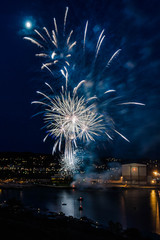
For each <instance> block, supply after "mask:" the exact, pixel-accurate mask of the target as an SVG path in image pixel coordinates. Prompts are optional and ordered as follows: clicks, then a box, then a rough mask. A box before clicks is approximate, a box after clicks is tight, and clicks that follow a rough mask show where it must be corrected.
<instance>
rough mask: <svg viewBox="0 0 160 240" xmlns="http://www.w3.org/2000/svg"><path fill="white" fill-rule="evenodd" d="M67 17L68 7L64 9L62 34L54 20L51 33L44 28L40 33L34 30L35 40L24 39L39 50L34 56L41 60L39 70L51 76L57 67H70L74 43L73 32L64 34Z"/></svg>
mask: <svg viewBox="0 0 160 240" xmlns="http://www.w3.org/2000/svg"><path fill="white" fill-rule="evenodd" d="M67 15H68V7H66V11H65V16H64V24H63V25H64V27H63V32H62V33H61V32H59V31H58V26H57V22H56V18H54V19H53V24H54V29H53V30H52V31H51V33H50V32H49V31H48V29H47V28H46V27H43V30H42V31H38V30H37V29H34V32H35V33H36V36H35V38H33V37H24V39H25V40H28V41H30V42H31V43H33V44H35V45H36V46H37V47H39V48H40V52H39V53H37V54H36V56H37V57H41V58H43V59H44V60H43V63H42V66H41V69H47V70H48V71H49V72H50V73H51V74H52V75H54V74H55V73H57V71H56V72H55V71H54V69H56V67H57V65H58V66H61V67H62V66H65V65H66V66H70V58H71V54H72V51H73V48H74V46H75V45H76V41H72V40H71V38H72V34H73V30H71V31H70V32H69V33H68V34H67V33H66V21H67Z"/></svg>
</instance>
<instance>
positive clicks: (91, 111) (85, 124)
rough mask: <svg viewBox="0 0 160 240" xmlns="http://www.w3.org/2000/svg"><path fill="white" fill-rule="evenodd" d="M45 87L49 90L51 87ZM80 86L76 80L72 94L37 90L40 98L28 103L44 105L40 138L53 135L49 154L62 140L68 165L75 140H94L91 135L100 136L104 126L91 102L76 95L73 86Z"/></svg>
mask: <svg viewBox="0 0 160 240" xmlns="http://www.w3.org/2000/svg"><path fill="white" fill-rule="evenodd" d="M47 85H48V84H47ZM48 86H49V87H50V89H51V86H50V85H48ZM80 86H81V84H80V83H79V84H78V85H77V87H76V88H74V90H73V93H72V95H71V93H70V92H69V91H65V92H64V93H62V92H61V93H60V95H59V96H48V95H46V94H44V93H42V92H39V91H37V93H38V94H40V95H42V96H43V97H44V99H43V101H33V102H32V103H36V104H40V105H42V106H43V107H45V109H44V113H43V114H44V123H45V127H46V129H47V134H46V136H45V138H44V141H46V139H47V137H48V136H53V137H54V139H55V143H54V146H53V151H52V154H54V152H55V151H56V149H57V148H58V150H59V151H61V146H62V143H63V142H64V145H65V147H64V149H65V150H64V159H65V163H66V165H68V166H71V167H72V168H73V166H74V162H75V161H74V150H75V149H76V148H77V141H78V140H81V141H83V142H85V141H87V142H88V141H95V138H96V137H99V136H101V134H102V132H103V131H104V129H105V124H104V117H103V115H100V114H98V113H97V112H96V106H95V104H94V103H93V104H89V102H90V99H85V97H84V96H82V97H80V98H79V96H78V95H77V89H78V88H79V87H80ZM75 89H76V90H75Z"/></svg>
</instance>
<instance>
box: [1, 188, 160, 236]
mask: <svg viewBox="0 0 160 240" xmlns="http://www.w3.org/2000/svg"><path fill="white" fill-rule="evenodd" d="M13 197H14V198H17V199H19V200H21V201H22V202H23V203H24V205H26V206H32V207H36V208H40V209H47V210H49V211H53V212H64V213H65V214H66V215H67V216H74V217H76V218H80V217H82V216H86V217H88V218H90V219H93V220H95V221H98V222H99V223H101V224H103V225H107V224H108V222H109V221H110V220H112V221H114V222H120V223H121V224H122V226H123V228H124V229H125V228H127V227H136V228H138V229H140V230H141V231H143V232H145V231H147V232H155V233H158V234H160V215H159V204H160V198H159V196H158V191H157V190H155V189H108V190H105V191H101V190H94V191H93V190H92V191H91V190H90V191H87V190H84V191H80V190H74V189H54V188H48V187H34V188H26V189H23V190H15V189H12V190H11V189H10V190H9V189H8V190H1V191H0V201H3V200H7V199H9V198H13ZM79 197H83V199H84V200H83V201H82V207H83V211H79V206H80V202H79V201H78V200H77V199H78V198H79ZM62 203H66V204H67V205H62Z"/></svg>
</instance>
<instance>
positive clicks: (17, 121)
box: [0, 0, 160, 160]
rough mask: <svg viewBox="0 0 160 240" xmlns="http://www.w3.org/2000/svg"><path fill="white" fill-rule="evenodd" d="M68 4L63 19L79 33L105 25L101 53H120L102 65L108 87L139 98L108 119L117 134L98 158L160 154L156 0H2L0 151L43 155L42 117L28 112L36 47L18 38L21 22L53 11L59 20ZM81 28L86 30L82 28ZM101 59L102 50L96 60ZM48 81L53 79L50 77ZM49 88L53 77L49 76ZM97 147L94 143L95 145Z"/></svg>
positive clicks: (36, 72)
mask: <svg viewBox="0 0 160 240" xmlns="http://www.w3.org/2000/svg"><path fill="white" fill-rule="evenodd" d="M66 6H68V7H69V14H68V25H70V28H74V29H76V28H77V38H78V32H82V31H84V26H85V22H86V20H89V29H90V30H93V29H95V28H96V27H97V26H98V27H99V28H100V27H101V28H102V29H103V28H104V29H105V35H106V40H105V41H104V43H103V47H104V51H102V53H101V54H106V53H107V54H108V55H109V56H111V55H112V54H113V52H114V51H116V50H117V49H118V48H121V49H122V51H121V54H120V55H119V56H118V59H116V61H115V62H114V64H112V66H111V68H110V69H109V71H108V75H107V81H108V82H109V83H108V85H109V86H110V87H112V88H113V89H118V92H119V94H120V95H123V96H125V99H127V100H130V101H134V100H135V101H138V102H143V103H145V104H146V106H145V107H140V106H130V107H127V109H126V110H125V111H121V113H120V114H121V116H120V117H119V118H118V117H117V118H116V123H117V124H118V129H121V132H123V134H124V135H125V136H127V138H129V139H130V141H131V143H128V142H125V141H124V140H123V139H121V138H120V137H119V136H117V138H116V139H115V140H114V141H113V142H111V141H107V140H106V142H104V141H103V143H102V144H100V143H97V144H100V145H101V146H102V148H103V149H104V151H103V153H104V155H105V156H113V157H118V158H125V159H127V158H128V159H137V160H139V159H144V158H152V159H158V160H160V159H159V156H160V124H159V122H160V107H159V106H160V74H159V72H160V31H159V29H160V14H159V13H160V1H159V0H157V1H156V0H152V1H150V0H119V1H118V0H76V1H73V0H68V1H67V0H66V1H65V0H52V1H49V0H39V1H26V0H23V1H18V0H15V1H8V0H6V1H3V3H1V6H0V30H1V31H0V32H1V37H0V46H1V57H0V68H1V71H0V73H1V75H0V76H1V77H0V80H1V81H0V106H1V111H0V123H1V124H0V139H1V140H0V151H1V152H3V151H17V152H23V151H25V152H43V153H51V150H52V145H53V144H52V141H51V140H49V141H47V142H46V143H43V138H44V134H45V133H44V131H43V130H40V128H41V127H42V126H43V121H42V119H41V118H40V117H39V118H32V115H33V114H34V113H36V109H35V107H34V106H33V105H31V101H33V100H36V99H37V95H36V90H39V89H41V87H42V84H43V83H44V80H43V76H44V75H43V72H41V71H40V66H41V60H40V59H38V58H36V57H35V53H37V47H36V46H35V45H33V44H31V43H29V42H27V41H24V40H23V37H24V36H26V35H27V34H28V31H31V30H27V29H26V28H25V22H26V20H28V19H29V20H30V21H31V22H32V23H33V24H34V27H36V28H42V27H43V26H46V27H47V28H48V27H49V28H51V27H52V24H53V17H56V19H57V22H61V23H62V20H63V17H64V12H65V7H66ZM88 31H89V30H88ZM105 57H106V59H108V58H109V57H107V56H104V60H105ZM53 81H54V80H53ZM55 86H56V82H55ZM99 150H100V152H102V150H101V149H99Z"/></svg>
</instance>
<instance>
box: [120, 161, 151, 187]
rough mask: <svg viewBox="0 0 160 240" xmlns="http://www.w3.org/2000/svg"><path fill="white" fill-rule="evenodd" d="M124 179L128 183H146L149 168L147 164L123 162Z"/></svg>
mask: <svg viewBox="0 0 160 240" xmlns="http://www.w3.org/2000/svg"><path fill="white" fill-rule="evenodd" d="M122 177H123V181H124V182H126V183H128V184H146V183H147V168H146V164H139V163H130V164H122Z"/></svg>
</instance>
